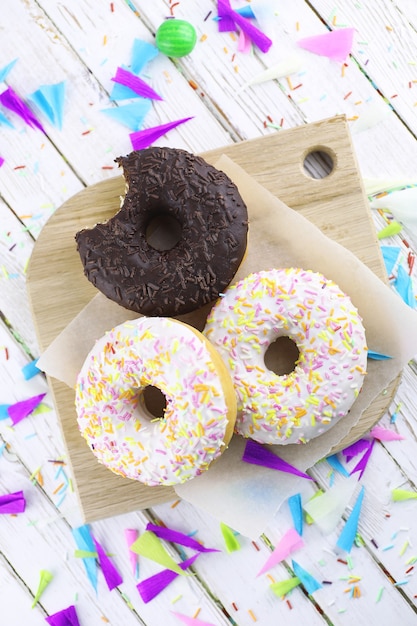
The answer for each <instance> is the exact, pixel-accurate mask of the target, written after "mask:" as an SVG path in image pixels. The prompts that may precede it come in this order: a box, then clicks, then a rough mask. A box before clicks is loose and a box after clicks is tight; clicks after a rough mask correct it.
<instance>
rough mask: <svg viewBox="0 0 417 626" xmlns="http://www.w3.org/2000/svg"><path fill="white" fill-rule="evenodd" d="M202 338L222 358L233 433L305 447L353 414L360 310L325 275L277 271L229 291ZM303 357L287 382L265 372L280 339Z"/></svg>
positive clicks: (362, 354)
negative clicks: (231, 396) (232, 402)
mask: <svg viewBox="0 0 417 626" xmlns="http://www.w3.org/2000/svg"><path fill="white" fill-rule="evenodd" d="M203 333H204V334H205V335H206V337H207V338H209V339H210V341H211V342H212V343H213V345H214V346H215V347H216V348H217V349H218V350H219V352H220V354H221V355H222V357H223V360H224V362H225V364H226V365H227V367H228V369H229V371H230V374H231V376H232V379H233V382H234V385H235V390H236V393H237V403H238V414H237V420H236V426H235V429H236V431H237V432H238V433H239V434H241V435H243V436H244V437H250V438H252V439H254V440H256V441H258V442H260V443H269V444H277V443H279V444H288V443H305V442H307V441H309V440H310V439H312V438H313V437H317V436H318V435H320V434H322V433H323V432H325V431H326V430H327V429H329V428H330V427H331V426H333V425H334V424H335V423H336V422H337V421H338V420H340V419H341V418H342V417H343V416H344V415H346V413H347V412H348V411H349V409H350V408H351V406H352V404H353V402H354V401H355V399H356V397H357V395H358V393H359V391H360V389H361V387H362V384H363V379H364V375H365V373H366V365H367V347H366V340H365V331H364V328H363V325H362V321H361V318H360V317H359V314H358V311H357V309H356V308H355V307H354V306H353V304H352V302H351V300H350V298H349V297H348V296H347V295H345V294H344V293H343V292H342V291H341V290H340V289H339V287H338V286H337V285H336V284H335V283H334V282H332V281H331V280H327V279H326V278H325V277H324V276H322V275H321V274H318V273H315V272H312V271H308V270H307V271H305V270H302V269H294V268H290V269H273V270H270V271H261V272H258V273H254V274H251V275H249V276H247V277H246V278H245V279H243V280H242V281H240V282H238V283H237V284H235V285H232V286H230V287H229V288H228V289H227V290H226V292H225V294H224V295H223V296H222V297H221V298H220V299H219V300H218V301H217V303H216V304H215V306H214V307H213V309H212V311H211V313H210V314H209V316H208V318H207V323H206V326H205V329H204V331H203ZM282 336H285V337H289V338H290V339H291V340H292V341H294V342H295V344H296V346H297V348H298V351H299V356H298V358H297V360H296V362H295V364H294V369H293V371H291V372H290V373H289V374H284V375H278V374H276V373H274V372H273V371H271V370H269V369H268V368H267V367H266V366H265V360H264V357H265V353H266V351H267V349H268V348H269V346H270V345H271V344H272V343H273V342H274V341H275V340H276V339H277V338H279V337H282Z"/></svg>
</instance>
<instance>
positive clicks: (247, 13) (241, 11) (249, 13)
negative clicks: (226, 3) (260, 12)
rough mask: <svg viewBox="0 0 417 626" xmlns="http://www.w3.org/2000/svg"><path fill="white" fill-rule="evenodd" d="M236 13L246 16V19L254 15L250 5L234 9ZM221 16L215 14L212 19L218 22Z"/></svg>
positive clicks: (252, 17)
mask: <svg viewBox="0 0 417 626" xmlns="http://www.w3.org/2000/svg"><path fill="white" fill-rule="evenodd" d="M235 11H236V13H239V15H241V16H242V17H246V18H248V19H255V18H256V15H255V13H254V12H253V10H252V7H250V6H243V7H240V8H239V9H235ZM220 19H221V18H220V17H219V16H218V15H216V16H215V17H213V20H214V21H215V22H218V21H219V20H220Z"/></svg>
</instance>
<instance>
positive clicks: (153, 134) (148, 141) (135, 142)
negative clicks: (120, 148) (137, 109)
mask: <svg viewBox="0 0 417 626" xmlns="http://www.w3.org/2000/svg"><path fill="white" fill-rule="evenodd" d="M192 119H193V118H192V117H184V118H183V119H181V120H176V121H175V122H168V124H161V125H160V126H152V128H145V129H144V130H138V131H137V132H135V133H130V135H129V137H130V141H131V143H132V146H133V150H143V149H144V148H147V147H148V146H150V145H152V144H153V142H154V141H156V140H157V139H159V137H162V136H163V135H165V134H166V133H167V132H169V131H170V130H172V129H173V128H176V127H177V126H179V125H180V124H184V123H185V122H188V120H192Z"/></svg>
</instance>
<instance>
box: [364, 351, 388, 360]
mask: <svg viewBox="0 0 417 626" xmlns="http://www.w3.org/2000/svg"><path fill="white" fill-rule="evenodd" d="M368 359H373V360H374V361H385V360H387V359H392V356H388V355H387V354H381V353H380V352H374V351H373V350H368Z"/></svg>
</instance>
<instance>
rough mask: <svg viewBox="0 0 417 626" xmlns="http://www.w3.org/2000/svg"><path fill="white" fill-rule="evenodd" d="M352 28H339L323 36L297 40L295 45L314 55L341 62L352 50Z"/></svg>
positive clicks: (353, 31)
mask: <svg viewBox="0 0 417 626" xmlns="http://www.w3.org/2000/svg"><path fill="white" fill-rule="evenodd" d="M354 33H355V29H354V28H339V29H338V30H332V31H330V32H328V33H324V34H323V35H315V36H313V37H305V38H304V39H299V40H298V41H297V44H298V45H299V46H300V48H304V49H305V50H308V51H309V52H313V53H314V54H319V55H321V56H326V57H329V58H330V59H332V60H333V61H339V62H343V61H345V60H346V58H347V56H348V55H349V54H350V52H351V50H352V44H353V35H354Z"/></svg>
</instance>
